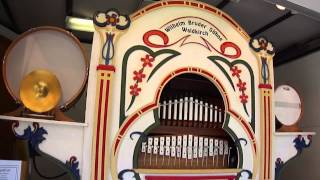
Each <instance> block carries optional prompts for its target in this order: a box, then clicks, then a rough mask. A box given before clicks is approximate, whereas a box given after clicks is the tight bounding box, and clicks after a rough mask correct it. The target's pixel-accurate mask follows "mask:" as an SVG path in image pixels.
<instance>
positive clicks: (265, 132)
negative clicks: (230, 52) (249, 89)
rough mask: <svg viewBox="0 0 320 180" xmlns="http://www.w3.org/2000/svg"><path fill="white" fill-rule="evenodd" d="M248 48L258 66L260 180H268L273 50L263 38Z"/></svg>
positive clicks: (271, 127)
mask: <svg viewBox="0 0 320 180" xmlns="http://www.w3.org/2000/svg"><path fill="white" fill-rule="evenodd" d="M250 47H251V48H252V49H253V50H254V51H255V53H256V56H257V57H258V59H259V60H260V61H259V66H260V76H259V77H260V78H259V81H260V82H259V89H260V102H261V105H260V107H261V113H260V114H261V115H260V156H259V163H260V173H259V179H260V180H270V179H271V177H272V170H271V169H272V168H271V163H273V162H272V132H273V128H274V127H273V126H274V123H273V122H272V119H273V115H272V114H273V113H272V93H273V89H272V86H273V76H272V74H273V69H272V68H273V56H274V48H273V46H272V44H271V43H270V42H268V41H267V40H266V39H265V38H263V37H260V38H257V39H251V40H250Z"/></svg>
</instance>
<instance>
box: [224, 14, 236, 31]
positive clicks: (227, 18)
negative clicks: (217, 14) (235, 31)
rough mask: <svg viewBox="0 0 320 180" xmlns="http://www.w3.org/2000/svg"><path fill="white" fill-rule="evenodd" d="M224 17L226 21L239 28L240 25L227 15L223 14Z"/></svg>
mask: <svg viewBox="0 0 320 180" xmlns="http://www.w3.org/2000/svg"><path fill="white" fill-rule="evenodd" d="M222 17H224V18H225V19H226V20H228V21H229V22H231V24H233V25H234V26H235V27H236V28H238V25H237V24H236V23H235V22H234V21H233V20H232V19H230V18H229V17H228V16H226V15H225V14H222Z"/></svg>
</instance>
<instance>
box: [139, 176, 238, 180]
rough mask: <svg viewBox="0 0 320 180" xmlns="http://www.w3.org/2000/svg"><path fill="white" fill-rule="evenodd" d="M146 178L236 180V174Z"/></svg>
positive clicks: (149, 179) (147, 179) (148, 179)
mask: <svg viewBox="0 0 320 180" xmlns="http://www.w3.org/2000/svg"><path fill="white" fill-rule="evenodd" d="M145 178H146V180H164V179H167V180H206V179H219V180H234V179H236V176H145Z"/></svg>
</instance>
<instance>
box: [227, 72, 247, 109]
mask: <svg viewBox="0 0 320 180" xmlns="http://www.w3.org/2000/svg"><path fill="white" fill-rule="evenodd" d="M230 71H231V73H232V76H233V77H237V79H238V83H237V87H238V89H239V91H240V92H241V95H240V96H239V98H240V101H241V103H242V104H246V103H247V102H248V98H249V97H248V95H246V92H245V91H246V90H247V83H246V82H244V81H242V80H241V76H240V75H241V72H242V71H241V70H240V69H239V68H238V66H232V67H231V68H230Z"/></svg>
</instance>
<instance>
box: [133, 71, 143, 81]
mask: <svg viewBox="0 0 320 180" xmlns="http://www.w3.org/2000/svg"><path fill="white" fill-rule="evenodd" d="M133 74H134V76H133V80H135V81H138V82H142V79H143V78H145V77H146V75H145V74H143V69H141V70H140V71H139V72H138V71H133Z"/></svg>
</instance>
